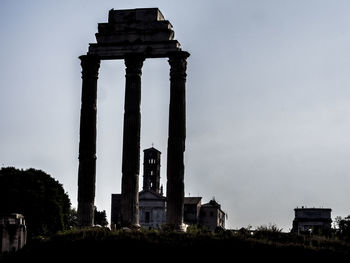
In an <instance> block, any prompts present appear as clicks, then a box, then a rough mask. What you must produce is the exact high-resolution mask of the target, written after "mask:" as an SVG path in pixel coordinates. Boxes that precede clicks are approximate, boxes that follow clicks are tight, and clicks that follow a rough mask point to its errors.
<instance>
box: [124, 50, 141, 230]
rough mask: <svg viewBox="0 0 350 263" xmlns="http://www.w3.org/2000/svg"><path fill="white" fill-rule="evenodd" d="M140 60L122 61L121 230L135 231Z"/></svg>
mask: <svg viewBox="0 0 350 263" xmlns="http://www.w3.org/2000/svg"><path fill="white" fill-rule="evenodd" d="M143 61H144V57H143V56H141V55H138V54H134V55H129V56H127V57H126V58H125V66H126V74H125V102H124V131H123V160H122V196H121V217H122V218H121V219H122V226H126V227H139V226H140V225H139V172H140V131H141V112H140V104H141V74H142V72H141V69H142V65H143Z"/></svg>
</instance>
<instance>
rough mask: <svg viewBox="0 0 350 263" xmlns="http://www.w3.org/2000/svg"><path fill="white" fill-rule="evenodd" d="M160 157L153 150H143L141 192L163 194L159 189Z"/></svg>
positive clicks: (159, 153)
mask: <svg viewBox="0 0 350 263" xmlns="http://www.w3.org/2000/svg"><path fill="white" fill-rule="evenodd" d="M160 155H161V152H160V151H158V150H157V149H155V148H153V147H152V148H149V149H145V150H143V156H144V157H143V190H144V191H145V190H152V191H154V192H155V193H157V194H163V193H162V192H163V191H162V190H161V188H160Z"/></svg>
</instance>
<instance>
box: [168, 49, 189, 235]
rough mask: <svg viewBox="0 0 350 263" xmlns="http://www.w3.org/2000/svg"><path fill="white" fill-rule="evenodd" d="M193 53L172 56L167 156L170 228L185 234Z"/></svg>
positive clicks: (180, 52) (170, 62)
mask: <svg viewBox="0 0 350 263" xmlns="http://www.w3.org/2000/svg"><path fill="white" fill-rule="evenodd" d="M189 55H190V54H189V53H188V52H184V51H179V52H175V53H171V54H170V55H169V64H170V105H169V131H168V132H169V137H168V154H167V214H166V222H167V225H168V226H171V227H173V228H174V229H175V230H180V231H183V230H184V227H183V213H184V195H185V192H184V191H185V190H184V170H185V166H184V152H185V139H186V76H187V75H186V66H187V62H186V59H187V57H188V56H189Z"/></svg>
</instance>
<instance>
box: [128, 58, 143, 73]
mask: <svg viewBox="0 0 350 263" xmlns="http://www.w3.org/2000/svg"><path fill="white" fill-rule="evenodd" d="M144 61H145V57H144V55H143V54H129V55H127V56H125V58H124V63H125V66H126V69H125V71H126V74H127V75H129V74H131V75H133V74H136V75H141V69H142V66H143V62H144Z"/></svg>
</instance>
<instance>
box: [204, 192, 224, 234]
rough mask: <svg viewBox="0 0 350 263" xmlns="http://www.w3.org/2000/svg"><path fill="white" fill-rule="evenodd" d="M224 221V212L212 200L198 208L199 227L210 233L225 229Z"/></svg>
mask: <svg viewBox="0 0 350 263" xmlns="http://www.w3.org/2000/svg"><path fill="white" fill-rule="evenodd" d="M225 219H226V214H225V212H224V211H222V210H221V205H220V204H219V203H218V202H216V201H215V200H214V199H212V200H210V201H209V203H207V204H204V205H202V206H201V208H200V215H199V225H201V226H205V227H207V228H208V229H209V230H210V231H216V230H218V229H225Z"/></svg>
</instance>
